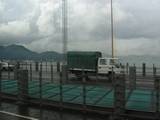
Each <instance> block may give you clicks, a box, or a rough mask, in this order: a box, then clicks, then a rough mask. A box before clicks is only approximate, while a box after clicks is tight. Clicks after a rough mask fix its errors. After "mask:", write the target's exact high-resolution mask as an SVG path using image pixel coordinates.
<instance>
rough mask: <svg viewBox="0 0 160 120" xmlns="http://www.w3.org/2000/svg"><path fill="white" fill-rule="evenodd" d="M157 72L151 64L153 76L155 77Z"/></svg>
mask: <svg viewBox="0 0 160 120" xmlns="http://www.w3.org/2000/svg"><path fill="white" fill-rule="evenodd" d="M156 74H157V68H156V67H155V65H154V64H153V76H154V77H155V76H156Z"/></svg>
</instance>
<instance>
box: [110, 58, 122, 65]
mask: <svg viewBox="0 0 160 120" xmlns="http://www.w3.org/2000/svg"><path fill="white" fill-rule="evenodd" d="M119 64H120V63H119V60H118V59H111V60H110V65H119Z"/></svg>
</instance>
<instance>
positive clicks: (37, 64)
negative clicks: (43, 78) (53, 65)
mask: <svg viewBox="0 0 160 120" xmlns="http://www.w3.org/2000/svg"><path fill="white" fill-rule="evenodd" d="M35 68H36V72H38V71H39V63H38V62H35Z"/></svg>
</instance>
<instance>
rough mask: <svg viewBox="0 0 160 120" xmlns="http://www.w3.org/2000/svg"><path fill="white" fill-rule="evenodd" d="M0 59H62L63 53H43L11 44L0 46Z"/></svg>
mask: <svg viewBox="0 0 160 120" xmlns="http://www.w3.org/2000/svg"><path fill="white" fill-rule="evenodd" d="M0 59H10V60H47V61H50V60H54V61H59V60H62V54H60V53H57V52H54V51H49V52H43V53H37V52H33V51H31V50H29V49H27V48H25V47H24V46H20V45H10V46H0Z"/></svg>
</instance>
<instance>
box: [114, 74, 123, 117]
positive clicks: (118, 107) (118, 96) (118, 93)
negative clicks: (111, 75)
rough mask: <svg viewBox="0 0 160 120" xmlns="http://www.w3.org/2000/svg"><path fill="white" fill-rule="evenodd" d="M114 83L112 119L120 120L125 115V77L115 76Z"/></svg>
mask: <svg viewBox="0 0 160 120" xmlns="http://www.w3.org/2000/svg"><path fill="white" fill-rule="evenodd" d="M114 82H115V86H114V119H115V120H121V119H123V117H122V115H123V114H124V113H125V88H126V87H125V75H124V74H119V75H116V76H115V80H114Z"/></svg>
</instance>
